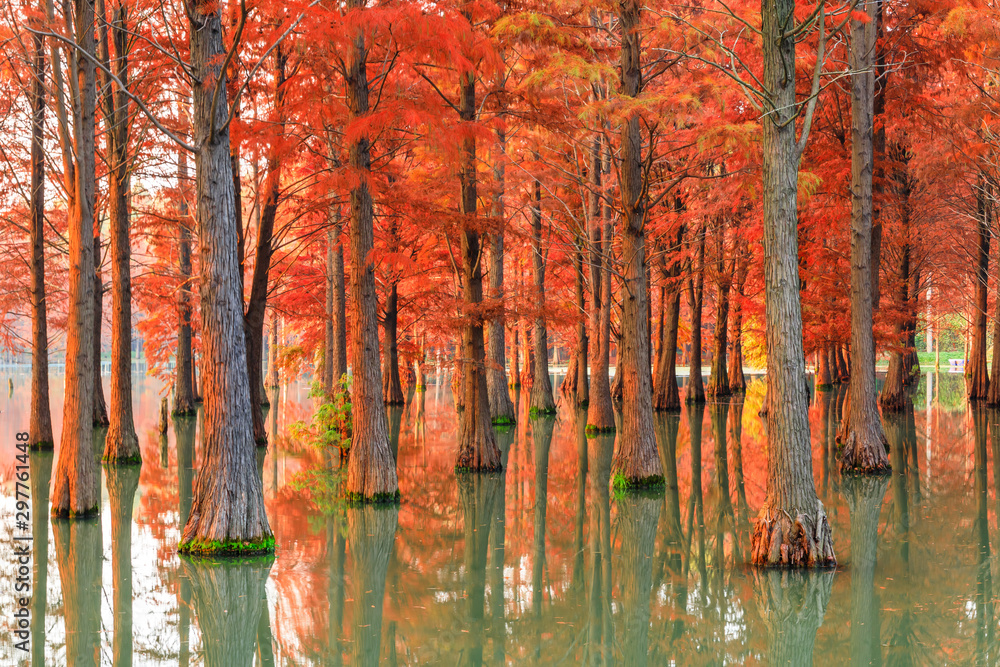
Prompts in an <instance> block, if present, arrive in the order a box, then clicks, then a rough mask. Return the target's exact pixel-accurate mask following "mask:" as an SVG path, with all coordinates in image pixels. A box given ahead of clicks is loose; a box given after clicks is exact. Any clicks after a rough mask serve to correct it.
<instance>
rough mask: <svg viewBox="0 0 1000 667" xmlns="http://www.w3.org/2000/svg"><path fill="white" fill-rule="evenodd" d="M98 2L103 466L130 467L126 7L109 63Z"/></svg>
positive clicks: (118, 10)
mask: <svg viewBox="0 0 1000 667" xmlns="http://www.w3.org/2000/svg"><path fill="white" fill-rule="evenodd" d="M98 2H99V4H98V7H99V11H100V14H101V21H100V23H99V28H100V35H101V45H100V51H101V54H100V57H101V61H102V62H103V63H104V64H105V66H109V69H111V71H113V72H114V74H115V76H116V77H117V78H118V80H119V81H120V82H121V84H119V85H115V86H114V87H112V83H111V81H110V79H109V77H108V76H107V75H106V74H105V75H102V82H101V83H102V86H103V87H104V88H105V93H104V100H103V101H104V105H103V106H104V122H105V124H106V126H107V129H106V132H105V137H106V139H107V161H108V194H107V197H108V223H109V232H110V233H109V236H110V240H111V392H110V393H111V403H110V406H109V407H110V412H109V415H108V416H109V418H110V423H109V426H108V435H107V438H105V441H104V456H103V460H104V461H105V462H106V463H122V464H132V463H139V462H141V461H142V456H141V454H140V453H139V436H137V435H136V433H135V420H134V419H133V417H132V271H131V257H132V252H131V248H130V245H129V226H130V225H129V217H130V212H129V199H130V197H131V187H132V186H131V178H130V175H131V174H130V172H131V167H130V164H129V154H128V142H129V127H130V121H131V119H130V118H129V98H128V85H129V68H128V51H129V43H130V36H129V30H130V28H129V26H128V8H127V6H126V4H125V3H124V2H123V1H122V0H115V2H114V5H113V7H112V16H111V41H112V42H113V43H114V46H115V48H114V58H113V59H111V58H110V55H109V50H108V31H107V23H106V15H105V10H104V1H103V0H98ZM121 85H124V86H125V89H122V88H121ZM130 634H131V630H130ZM116 636H117V633H116ZM130 641H131V637H130ZM129 653H131V646H129Z"/></svg>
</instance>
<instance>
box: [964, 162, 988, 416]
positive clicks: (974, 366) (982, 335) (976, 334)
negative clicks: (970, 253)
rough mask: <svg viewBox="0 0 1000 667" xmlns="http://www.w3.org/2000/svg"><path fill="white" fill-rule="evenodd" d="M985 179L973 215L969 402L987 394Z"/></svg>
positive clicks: (986, 216) (979, 188) (981, 179)
mask: <svg viewBox="0 0 1000 667" xmlns="http://www.w3.org/2000/svg"><path fill="white" fill-rule="evenodd" d="M986 190H987V186H986V178H985V176H983V175H980V177H979V181H978V183H977V188H976V204H977V211H976V218H977V221H978V230H979V261H978V263H977V265H976V297H975V298H976V303H975V306H974V309H975V310H974V312H973V330H972V352H971V354H970V356H969V365H968V366H966V369H965V373H966V385H967V389H968V393H969V400H970V401H979V400H982V399H985V398H986V397H987V395H988V393H989V375H988V373H987V370H986V308H987V298H988V296H987V292H988V289H989V287H988V282H989V272H990V227H991V225H990V221H991V218H992V215H991V213H992V211H991V205H990V201H989V194H988V193H987V191H986Z"/></svg>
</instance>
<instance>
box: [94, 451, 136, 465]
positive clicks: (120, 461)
mask: <svg viewBox="0 0 1000 667" xmlns="http://www.w3.org/2000/svg"><path fill="white" fill-rule="evenodd" d="M101 463H103V464H104V465H108V466H141V465H142V456H140V455H139V454H135V455H134V456H121V457H118V458H108V457H107V456H105V457H102V458H101Z"/></svg>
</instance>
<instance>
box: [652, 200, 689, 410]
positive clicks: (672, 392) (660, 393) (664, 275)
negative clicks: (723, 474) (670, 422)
mask: <svg viewBox="0 0 1000 667" xmlns="http://www.w3.org/2000/svg"><path fill="white" fill-rule="evenodd" d="M678 208H679V207H678ZM683 238H684V228H683V227H681V228H680V229H678V230H677V235H676V237H675V238H673V239H672V240H671V242H670V247H669V249H668V252H670V254H671V255H672V259H671V261H670V269H669V270H668V269H667V268H666V258H665V257H664V259H663V260H662V262H661V264H660V274H661V275H660V279H661V280H662V281H663V282H664V285H665V286H666V287H665V290H664V294H663V299H664V304H663V311H664V312H663V318H662V319H663V331H664V336H663V339H662V340H661V341H660V349H659V353H658V355H657V356H658V359H657V362H656V378H655V382H654V392H653V409H655V410H663V411H668V412H680V411H681V396H680V389H679V388H678V387H677V329H678V326H679V325H680V315H681V291H682V290H683V285H682V283H681V278H680V275H681V262H680V259H679V255H680V252H681V240H682V239H683Z"/></svg>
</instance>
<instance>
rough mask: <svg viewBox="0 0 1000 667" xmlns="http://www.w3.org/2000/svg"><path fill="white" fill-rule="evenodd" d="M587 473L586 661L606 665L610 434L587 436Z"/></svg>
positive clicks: (610, 646) (610, 630)
mask: <svg viewBox="0 0 1000 667" xmlns="http://www.w3.org/2000/svg"><path fill="white" fill-rule="evenodd" d="M588 442H589V446H590V449H589V452H588V458H589V459H590V461H591V462H592V463H593V466H592V468H591V475H590V498H591V501H590V502H591V508H590V529H589V542H590V546H589V552H590V588H589V590H588V591H587V620H588V623H587V655H588V657H589V660H588V661H587V662H588V664H591V665H606V664H611V663H612V661H613V657H614V655H613V653H614V645H615V626H614V622H613V619H612V613H611V590H612V586H613V581H612V576H611V575H612V555H611V531H612V528H611V498H610V493H609V489H608V486H609V484H608V482H609V481H610V479H609V478H610V476H611V460H612V456H613V453H614V444H615V438H614V436H613V435H607V434H598V435H597V436H596V437H592V438H589V440H588Z"/></svg>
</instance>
